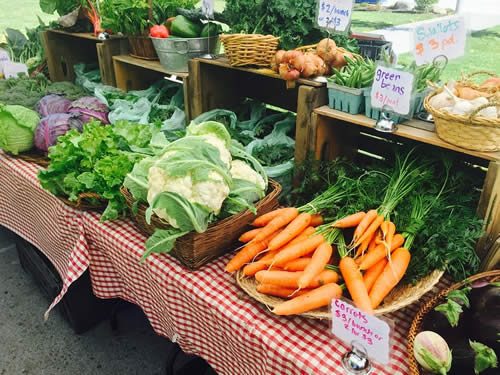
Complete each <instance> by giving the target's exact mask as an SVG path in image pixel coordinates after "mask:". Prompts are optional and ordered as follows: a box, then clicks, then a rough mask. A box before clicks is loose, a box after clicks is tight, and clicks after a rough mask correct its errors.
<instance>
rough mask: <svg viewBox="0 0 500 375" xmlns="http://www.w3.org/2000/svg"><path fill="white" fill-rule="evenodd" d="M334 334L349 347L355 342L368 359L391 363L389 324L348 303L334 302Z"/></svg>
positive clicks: (332, 309)
mask: <svg viewBox="0 0 500 375" xmlns="http://www.w3.org/2000/svg"><path fill="white" fill-rule="evenodd" d="M331 311H332V333H333V334H334V335H335V336H337V337H338V338H339V339H341V340H342V341H344V343H346V344H347V345H352V342H353V341H356V342H357V343H359V344H360V345H361V346H363V348H364V349H365V350H366V353H367V354H368V358H370V359H373V360H375V361H377V362H379V363H381V364H387V363H389V348H390V332H391V329H390V327H389V324H387V322H385V321H383V320H381V319H379V318H376V317H375V316H373V315H369V314H366V313H364V312H363V311H361V310H359V309H357V308H356V307H354V306H352V305H351V304H349V303H347V302H346V301H343V300H340V299H334V300H332V308H331Z"/></svg>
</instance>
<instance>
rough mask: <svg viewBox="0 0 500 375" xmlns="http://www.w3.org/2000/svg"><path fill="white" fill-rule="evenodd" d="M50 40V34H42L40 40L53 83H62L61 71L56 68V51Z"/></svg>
mask: <svg viewBox="0 0 500 375" xmlns="http://www.w3.org/2000/svg"><path fill="white" fill-rule="evenodd" d="M49 38H50V37H49V33H48V32H47V31H43V32H42V33H40V39H41V41H42V46H43V49H44V51H45V57H46V58H47V67H48V69H49V77H50V79H51V80H52V81H60V80H61V78H59V77H58V73H59V70H58V69H57V68H56V62H57V57H56V55H55V51H54V50H53V49H51V48H50V41H49ZM58 78H59V79H58Z"/></svg>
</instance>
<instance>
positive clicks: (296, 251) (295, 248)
mask: <svg viewBox="0 0 500 375" xmlns="http://www.w3.org/2000/svg"><path fill="white" fill-rule="evenodd" d="M323 242H325V238H324V237H323V236H322V235H321V234H315V235H313V236H312V237H309V238H307V239H305V240H303V241H301V242H297V243H294V244H293V245H290V246H286V247H285V248H284V249H283V250H281V251H280V252H279V253H278V254H276V256H275V257H274V260H273V262H274V264H275V265H277V266H283V265H285V264H286V263H288V262H290V261H291V260H294V259H297V258H300V257H303V256H304V255H307V254H309V253H311V252H313V251H314V250H316V248H317V247H318V246H319V245H321V243H323Z"/></svg>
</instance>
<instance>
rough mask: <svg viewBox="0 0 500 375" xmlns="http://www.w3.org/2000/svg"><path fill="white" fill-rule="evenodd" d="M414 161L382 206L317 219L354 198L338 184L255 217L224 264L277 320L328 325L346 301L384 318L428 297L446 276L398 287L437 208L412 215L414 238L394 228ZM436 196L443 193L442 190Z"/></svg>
mask: <svg viewBox="0 0 500 375" xmlns="http://www.w3.org/2000/svg"><path fill="white" fill-rule="evenodd" d="M415 163H416V160H412V161H410V160H409V159H408V157H407V158H405V159H404V160H402V161H399V162H398V163H397V165H398V166H397V168H396V169H395V171H394V173H393V174H392V176H390V181H389V183H388V186H387V188H386V190H385V194H384V197H383V200H382V202H381V204H380V206H379V207H378V208H376V209H370V210H367V211H366V212H365V211H358V212H352V213H350V214H347V215H345V216H342V217H340V218H337V219H334V220H330V219H325V218H323V217H322V216H321V215H320V214H321V212H322V211H323V209H325V208H327V207H331V206H334V205H336V204H338V203H339V202H340V201H342V200H343V199H345V198H346V197H349V198H348V199H347V201H352V199H353V191H352V190H351V191H350V190H349V189H348V185H347V184H345V183H344V184H342V183H335V184H333V185H332V186H330V187H329V188H328V189H327V190H326V191H325V192H323V193H322V194H320V195H319V196H317V197H316V198H314V199H313V200H312V201H310V202H309V203H307V204H305V205H303V206H301V207H285V208H280V209H277V210H274V211H271V212H269V213H267V214H265V215H262V216H259V217H257V218H256V219H255V220H254V221H253V222H252V224H251V225H252V226H253V227H254V228H253V229H251V230H249V231H247V232H245V233H244V234H243V235H242V236H241V237H240V238H239V240H240V242H242V243H244V245H243V247H242V248H241V249H240V250H239V251H238V252H237V253H236V255H235V256H234V257H233V258H232V259H231V260H230V261H229V263H228V264H227V265H226V268H225V270H226V271H227V272H236V281H237V283H238V285H239V286H240V287H241V288H242V289H243V290H244V291H245V292H246V293H247V294H248V295H250V296H251V297H252V298H254V299H256V300H257V301H259V302H261V303H264V304H266V305H267V306H269V307H270V308H271V309H272V312H273V313H275V314H277V315H304V316H306V317H311V318H320V319H328V318H329V313H328V304H329V303H330V301H331V300H332V299H333V298H339V297H340V296H344V297H345V296H349V297H350V298H351V299H352V301H353V303H354V304H355V305H356V306H357V307H358V308H360V309H361V310H363V311H366V312H367V313H372V314H377V315H379V314H386V313H390V312H393V311H396V310H398V309H401V308H403V307H406V306H408V305H410V304H411V303H413V302H416V301H417V300H419V299H420V298H421V297H422V296H423V295H424V294H425V293H427V292H429V291H430V290H431V289H432V288H433V287H434V286H435V285H436V284H437V283H438V281H439V280H440V278H441V276H442V275H443V273H444V272H443V271H442V270H435V271H432V272H430V273H428V274H427V275H426V276H424V277H422V278H421V279H420V280H419V281H418V282H417V283H415V284H400V281H401V280H402V278H403V276H404V275H405V272H406V271H407V269H408V266H409V264H410V260H411V257H412V255H411V251H412V244H413V242H414V239H415V236H416V234H417V233H418V232H419V228H420V226H422V225H424V223H425V218H426V216H427V215H428V214H429V212H430V211H431V210H432V207H433V205H434V204H435V201H431V202H430V203H428V202H419V201H418V198H417V200H416V204H415V205H414V206H413V209H412V210H411V215H410V216H411V219H412V222H413V223H414V225H413V227H412V230H411V231H405V232H404V233H401V232H402V231H401V232H399V231H398V230H397V228H396V225H395V224H394V222H393V221H391V219H390V216H391V214H392V213H393V211H394V209H395V207H396V206H397V205H398V204H399V203H400V202H402V201H404V200H405V198H406V197H407V196H408V195H409V194H410V192H412V191H413V190H414V189H415V188H416V186H417V184H419V181H420V180H419V177H418V176H419V175H420V173H421V171H420V169H419V168H418V167H416V165H415ZM445 185H446V181H445V183H444V184H443V188H442V189H441V191H440V192H439V194H438V198H439V195H440V194H442V193H443V191H444V186H445Z"/></svg>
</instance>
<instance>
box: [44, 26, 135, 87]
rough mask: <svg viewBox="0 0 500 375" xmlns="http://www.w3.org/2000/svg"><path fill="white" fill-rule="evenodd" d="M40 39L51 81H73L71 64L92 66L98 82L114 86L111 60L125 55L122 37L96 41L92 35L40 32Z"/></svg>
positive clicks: (56, 31) (126, 51)
mask: <svg viewBox="0 0 500 375" xmlns="http://www.w3.org/2000/svg"><path fill="white" fill-rule="evenodd" d="M41 39H42V44H43V48H44V50H45V55H46V56H47V65H48V68H49V75H50V79H51V80H52V81H54V82H58V81H74V79H75V70H74V68H73V66H74V65H75V64H78V63H96V64H98V65H99V70H100V72H101V79H102V82H103V83H104V84H106V85H111V86H116V81H115V73H114V69H113V61H112V57H113V56H114V55H120V54H125V53H128V40H127V39H126V38H124V37H114V36H113V37H111V38H110V39H106V40H100V39H98V38H97V37H95V36H94V35H93V34H92V33H68V32H65V31H62V30H47V31H45V32H43V33H42V38H41Z"/></svg>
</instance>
